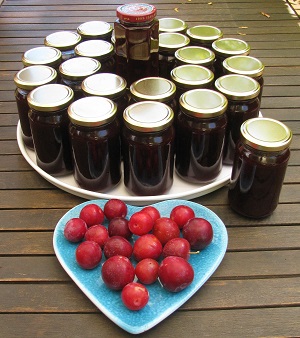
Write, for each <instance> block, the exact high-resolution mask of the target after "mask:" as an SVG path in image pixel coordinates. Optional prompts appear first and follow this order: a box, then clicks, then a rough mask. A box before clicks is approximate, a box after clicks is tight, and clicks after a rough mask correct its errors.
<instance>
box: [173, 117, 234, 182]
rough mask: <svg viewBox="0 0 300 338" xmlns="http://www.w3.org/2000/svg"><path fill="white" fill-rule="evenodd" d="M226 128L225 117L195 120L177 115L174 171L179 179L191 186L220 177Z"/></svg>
mask: <svg viewBox="0 0 300 338" xmlns="http://www.w3.org/2000/svg"><path fill="white" fill-rule="evenodd" d="M226 124H227V118H226V114H222V115H220V116H217V117H213V118H197V117H193V116H188V115H187V114H185V113H183V112H182V111H179V114H178V119H177V124H176V126H177V128H176V161H175V168H176V172H177V174H178V175H179V176H180V177H181V178H182V179H184V180H186V181H188V182H192V183H208V182H210V181H213V180H214V179H215V178H216V177H217V176H218V175H219V173H220V172H221V170H222V155H223V148H224V138H225V129H226Z"/></svg>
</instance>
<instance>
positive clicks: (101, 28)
mask: <svg viewBox="0 0 300 338" xmlns="http://www.w3.org/2000/svg"><path fill="white" fill-rule="evenodd" d="M112 31H113V27H112V25H111V24H110V23H108V22H106V21H100V20H92V21H86V22H83V23H82V24H80V25H79V26H78V27H77V33H78V34H79V35H80V36H81V41H86V40H105V41H108V42H110V41H111V35H112Z"/></svg>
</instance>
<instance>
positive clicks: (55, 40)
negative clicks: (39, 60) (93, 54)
mask: <svg viewBox="0 0 300 338" xmlns="http://www.w3.org/2000/svg"><path fill="white" fill-rule="evenodd" d="M80 41H81V36H80V34H78V33H77V32H73V31H57V32H54V33H51V34H49V35H47V36H46V37H45V39H44V44H45V45H46V46H50V47H55V48H57V49H59V50H68V49H70V48H74V47H75V46H76V45H77V44H78V43H79V42H80Z"/></svg>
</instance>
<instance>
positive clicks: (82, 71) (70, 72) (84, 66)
mask: <svg viewBox="0 0 300 338" xmlns="http://www.w3.org/2000/svg"><path fill="white" fill-rule="evenodd" d="M100 68H101V63H100V62H99V61H98V60H96V59H93V58H89V57H84V56H78V57H76V58H72V59H69V60H66V61H64V62H63V63H62V64H61V65H60V66H59V72H60V74H61V76H62V77H63V78H65V79H69V80H83V79H85V78H86V77H88V76H90V75H93V74H95V73H97V72H99V71H100Z"/></svg>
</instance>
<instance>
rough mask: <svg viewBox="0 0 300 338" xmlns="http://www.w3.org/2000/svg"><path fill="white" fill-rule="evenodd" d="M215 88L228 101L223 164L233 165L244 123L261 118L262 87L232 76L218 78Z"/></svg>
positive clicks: (241, 76)
mask: <svg viewBox="0 0 300 338" xmlns="http://www.w3.org/2000/svg"><path fill="white" fill-rule="evenodd" d="M215 87H216V89H217V90H218V91H220V92H221V93H222V94H224V95H225V96H226V97H227V99H228V106H227V110H226V115H227V127H226V134H225V146H224V154H223V162H224V163H225V164H232V163H233V158H234V153H235V146H236V143H237V141H238V140H239V138H240V128H241V125H242V123H243V122H244V121H246V120H248V119H250V118H254V117H258V116H259V107H260V101H259V98H258V95H259V91H260V86H259V83H258V82H257V81H256V80H254V79H252V78H250V77H248V76H244V75H236V74H230V75H224V76H222V77H220V78H218V79H217V80H216V81H215Z"/></svg>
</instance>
